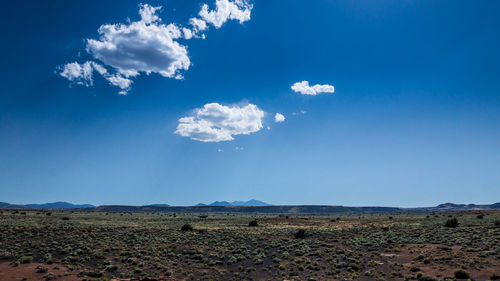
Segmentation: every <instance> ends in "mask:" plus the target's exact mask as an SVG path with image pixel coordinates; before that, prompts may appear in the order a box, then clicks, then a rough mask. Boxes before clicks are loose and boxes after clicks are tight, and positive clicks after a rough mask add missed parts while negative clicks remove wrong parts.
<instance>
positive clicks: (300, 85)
mask: <svg viewBox="0 0 500 281" xmlns="http://www.w3.org/2000/svg"><path fill="white" fill-rule="evenodd" d="M291 88H292V90H293V91H294V92H296V93H301V94H303V95H311V96H315V95H317V94H320V93H333V92H335V88H334V87H333V86H332V85H328V84H324V85H320V84H316V85H313V86H309V82H308V81H302V82H296V83H295V84H293V85H292V87H291Z"/></svg>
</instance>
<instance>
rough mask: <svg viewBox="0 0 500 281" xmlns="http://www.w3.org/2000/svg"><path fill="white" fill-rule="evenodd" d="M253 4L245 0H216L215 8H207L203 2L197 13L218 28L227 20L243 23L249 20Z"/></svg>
mask: <svg viewBox="0 0 500 281" xmlns="http://www.w3.org/2000/svg"><path fill="white" fill-rule="evenodd" d="M252 8H253V6H252V5H251V4H249V3H248V2H247V1H246V0H235V1H234V2H231V1H229V0H216V1H215V10H211V11H210V10H209V8H208V5H207V4H204V5H203V6H202V7H201V11H200V12H199V13H198V15H199V16H200V17H201V18H202V19H203V20H204V21H206V22H208V23H211V24H213V25H214V26H215V28H220V27H221V26H222V25H223V24H224V23H225V22H226V21H228V20H238V21H239V22H240V23H244V22H246V21H248V20H250V14H251V11H252Z"/></svg>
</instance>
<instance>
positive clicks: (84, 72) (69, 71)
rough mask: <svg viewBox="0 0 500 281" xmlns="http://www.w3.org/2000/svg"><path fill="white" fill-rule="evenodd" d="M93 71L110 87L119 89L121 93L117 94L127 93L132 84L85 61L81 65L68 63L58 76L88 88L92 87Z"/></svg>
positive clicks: (130, 81)
mask: <svg viewBox="0 0 500 281" xmlns="http://www.w3.org/2000/svg"><path fill="white" fill-rule="evenodd" d="M94 70H95V71H97V72H98V73H99V74H100V75H102V76H103V77H104V78H105V79H106V80H107V81H108V82H109V83H110V84H111V85H114V86H117V87H119V88H120V89H121V91H120V92H118V93H119V94H121V95H126V94H127V91H128V90H129V89H130V84H132V80H130V79H128V78H125V77H123V76H121V75H120V74H118V73H117V74H109V72H108V70H107V69H106V68H105V67H104V66H102V65H100V64H98V63H96V62H94V61H87V62H85V63H83V64H79V63H77V62H72V63H68V64H66V65H64V66H63V69H62V71H61V73H60V75H61V76H62V77H65V78H67V79H68V80H70V81H72V82H75V83H77V84H79V85H84V86H87V87H88V86H92V85H93V83H94V81H93V73H94Z"/></svg>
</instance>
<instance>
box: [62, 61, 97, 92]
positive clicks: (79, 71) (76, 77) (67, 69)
mask: <svg viewBox="0 0 500 281" xmlns="http://www.w3.org/2000/svg"><path fill="white" fill-rule="evenodd" d="M93 71H94V69H93V67H92V63H91V62H86V63H84V64H79V63H77V62H71V63H68V64H66V65H64V66H63V67H62V70H61V72H60V73H59V74H60V75H61V76H62V77H64V78H66V79H68V80H69V81H71V82H75V83H77V84H79V85H85V86H87V87H88V86H91V85H92V84H93V80H92V72H93Z"/></svg>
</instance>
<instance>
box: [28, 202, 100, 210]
mask: <svg viewBox="0 0 500 281" xmlns="http://www.w3.org/2000/svg"><path fill="white" fill-rule="evenodd" d="M24 206H26V207H28V208H33V209H73V208H94V207H95V206H94V205H90V204H80V205H76V204H72V203H68V202H62V201H58V202H53V203H45V204H26V205H24Z"/></svg>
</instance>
